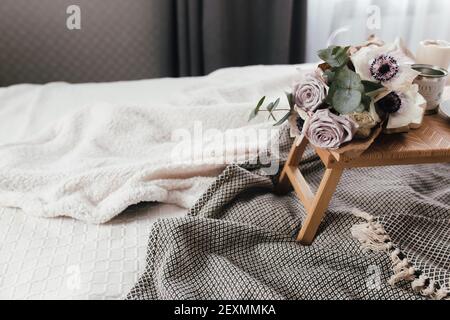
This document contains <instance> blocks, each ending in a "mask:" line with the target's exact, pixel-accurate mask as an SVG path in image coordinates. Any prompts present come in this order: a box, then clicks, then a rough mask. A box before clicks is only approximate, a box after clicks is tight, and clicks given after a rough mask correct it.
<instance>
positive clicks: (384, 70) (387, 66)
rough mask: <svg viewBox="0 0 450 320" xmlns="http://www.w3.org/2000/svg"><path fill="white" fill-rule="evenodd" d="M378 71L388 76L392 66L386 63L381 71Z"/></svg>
mask: <svg viewBox="0 0 450 320" xmlns="http://www.w3.org/2000/svg"><path fill="white" fill-rule="evenodd" d="M378 71H379V72H380V73H381V74H386V73H388V72H389V71H391V66H390V65H389V64H387V63H385V64H383V65H382V66H381V67H380V69H378Z"/></svg>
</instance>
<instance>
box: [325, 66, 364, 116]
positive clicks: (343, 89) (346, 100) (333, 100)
mask: <svg viewBox="0 0 450 320" xmlns="http://www.w3.org/2000/svg"><path fill="white" fill-rule="evenodd" d="M363 96H364V86H363V84H362V82H361V77H360V76H359V75H358V74H357V73H356V72H354V71H352V70H350V69H349V68H348V67H347V66H343V67H342V68H339V69H338V70H337V71H336V74H335V78H334V81H333V83H332V84H331V86H330V89H329V92H328V96H327V99H326V101H327V103H329V104H330V105H331V106H332V107H333V108H334V109H335V110H336V111H337V112H339V113H340V114H348V113H352V112H357V111H359V110H361V108H362V107H361V105H362V99H363Z"/></svg>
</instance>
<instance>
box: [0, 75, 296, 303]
mask: <svg viewBox="0 0 450 320" xmlns="http://www.w3.org/2000/svg"><path fill="white" fill-rule="evenodd" d="M292 68H293V67H292V66H272V67H264V68H261V67H248V68H239V69H237V70H236V69H233V68H230V69H225V70H221V71H219V72H216V73H215V75H217V81H222V82H223V83H224V85H225V84H226V83H228V84H229V83H232V84H233V86H238V84H236V81H237V78H236V74H237V73H238V74H239V77H238V79H239V80H240V81H245V77H246V76H249V75H251V74H252V73H254V74H253V77H255V74H256V75H257V76H258V78H259V77H260V78H261V79H263V78H267V77H271V76H272V75H277V74H279V73H280V72H281V73H283V72H292ZM215 75H213V76H215ZM214 79H216V78H214ZM262 89H264V87H262V88H261V90H262ZM192 90H207V89H205V88H203V87H202V80H201V78H181V79H157V80H142V81H130V82H116V83H97V84H95V83H92V84H77V85H69V84H66V83H52V84H48V85H43V86H42V85H28V84H23V85H16V86H12V87H9V88H0V145H2V144H7V143H12V142H15V141H20V140H23V139H27V138H29V137H31V136H33V134H35V133H36V132H37V131H39V130H40V129H41V128H43V127H45V126H47V125H49V123H50V122H52V121H55V120H57V119H59V118H60V117H62V116H64V115H66V114H67V113H68V112H73V111H74V110H76V109H78V108H82V107H84V106H86V105H89V104H94V103H97V102H107V103H114V104H124V105H139V106H146V105H151V104H158V105H159V106H161V105H164V104H165V103H171V104H174V103H189V91H192ZM230 90H235V87H233V88H230ZM255 90H256V89H255ZM258 93H259V92H258ZM260 93H261V95H263V94H264V92H260ZM184 94H185V98H184V96H183V95H184ZM217 94H219V93H217ZM174 96H177V97H180V96H181V97H182V99H181V100H179V101H178V102H176V101H175V102H174V101H169V100H170V99H171V97H174ZM185 211H186V210H185V209H181V208H178V207H175V206H169V205H156V204H153V205H150V206H149V205H147V206H139V207H137V208H136V207H135V208H132V209H129V210H128V211H126V212H125V213H122V214H121V215H120V216H119V217H118V218H116V219H114V220H113V221H112V222H110V223H107V224H105V225H88V224H86V223H84V222H80V221H76V220H72V219H69V218H56V219H43V218H34V217H30V216H26V215H24V213H23V212H21V211H19V210H17V209H11V208H0V299H31V298H34V299H52V298H59V299H119V298H123V297H124V295H125V294H126V293H127V291H128V290H129V289H130V288H131V287H132V285H133V284H134V282H135V281H136V280H137V278H138V276H139V275H140V273H141V272H142V271H143V268H144V266H145V256H146V246H147V239H148V234H149V230H150V228H151V225H152V223H153V222H154V221H155V220H156V219H157V218H160V217H163V218H168V217H174V216H181V215H183V214H184V213H185Z"/></svg>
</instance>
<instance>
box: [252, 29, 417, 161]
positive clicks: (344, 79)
mask: <svg viewBox="0 0 450 320" xmlns="http://www.w3.org/2000/svg"><path fill="white" fill-rule="evenodd" d="M318 55H319V57H320V58H321V59H322V60H323V63H321V64H320V65H319V66H318V67H317V69H316V70H314V71H313V72H311V73H308V74H306V75H305V76H304V77H303V79H301V80H300V81H298V82H297V83H295V84H294V85H293V87H292V92H288V93H286V96H287V99H288V101H289V107H290V108H289V111H288V112H287V113H286V114H285V115H284V116H283V117H282V118H281V119H280V120H279V121H277V123H276V125H279V124H281V123H283V122H285V121H289V124H290V129H291V135H293V136H300V135H304V136H305V137H306V138H307V139H308V140H309V142H310V143H311V144H312V145H314V146H315V147H318V148H323V149H330V150H334V151H335V152H338V153H345V154H346V155H347V156H350V155H351V156H357V155H359V154H361V153H362V152H363V151H364V150H365V149H367V148H368V147H369V146H370V144H371V143H372V142H373V141H374V139H375V138H376V137H377V136H378V135H379V134H380V133H381V132H384V133H394V132H407V131H409V130H410V129H412V128H417V127H419V126H420V124H421V123H422V119H423V114H424V105H425V103H426V102H425V99H424V98H423V97H422V96H421V95H420V94H419V92H418V86H417V85H416V84H413V81H414V79H415V78H416V77H417V76H418V74H419V72H417V71H415V70H413V69H412V68H411V65H412V64H413V63H414V58H413V57H412V55H411V53H410V52H409V50H408V49H407V48H405V46H404V45H403V43H402V41H401V40H396V41H395V42H394V43H391V44H384V43H383V42H382V41H380V40H379V39H377V38H374V37H371V38H369V40H368V41H367V42H366V43H364V44H363V45H361V46H358V47H350V46H349V47H340V46H330V47H329V48H327V49H324V50H320V51H319V52H318ZM264 101H265V97H263V98H261V100H260V101H259V102H258V104H257V106H256V108H255V109H254V110H253V111H252V113H251V115H250V120H251V119H252V118H253V117H255V116H256V115H257V114H258V113H259V112H262V111H266V112H269V116H271V117H272V118H273V119H275V120H276V118H275V116H274V112H276V111H277V107H278V105H279V102H280V99H277V100H276V101H275V102H271V103H269V104H268V105H267V106H266V107H265V109H264V108H263V104H264Z"/></svg>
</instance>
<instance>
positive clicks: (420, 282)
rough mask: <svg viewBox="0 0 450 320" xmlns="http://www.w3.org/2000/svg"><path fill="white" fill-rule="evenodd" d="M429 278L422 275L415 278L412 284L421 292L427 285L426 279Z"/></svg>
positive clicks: (415, 289)
mask: <svg viewBox="0 0 450 320" xmlns="http://www.w3.org/2000/svg"><path fill="white" fill-rule="evenodd" d="M426 280H427V277H425V276H424V275H420V276H419V277H418V278H416V279H414V281H413V282H412V283H411V286H412V288H413V290H414V291H416V292H419V291H421V290H422V289H423V288H424V287H425V281H426Z"/></svg>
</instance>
